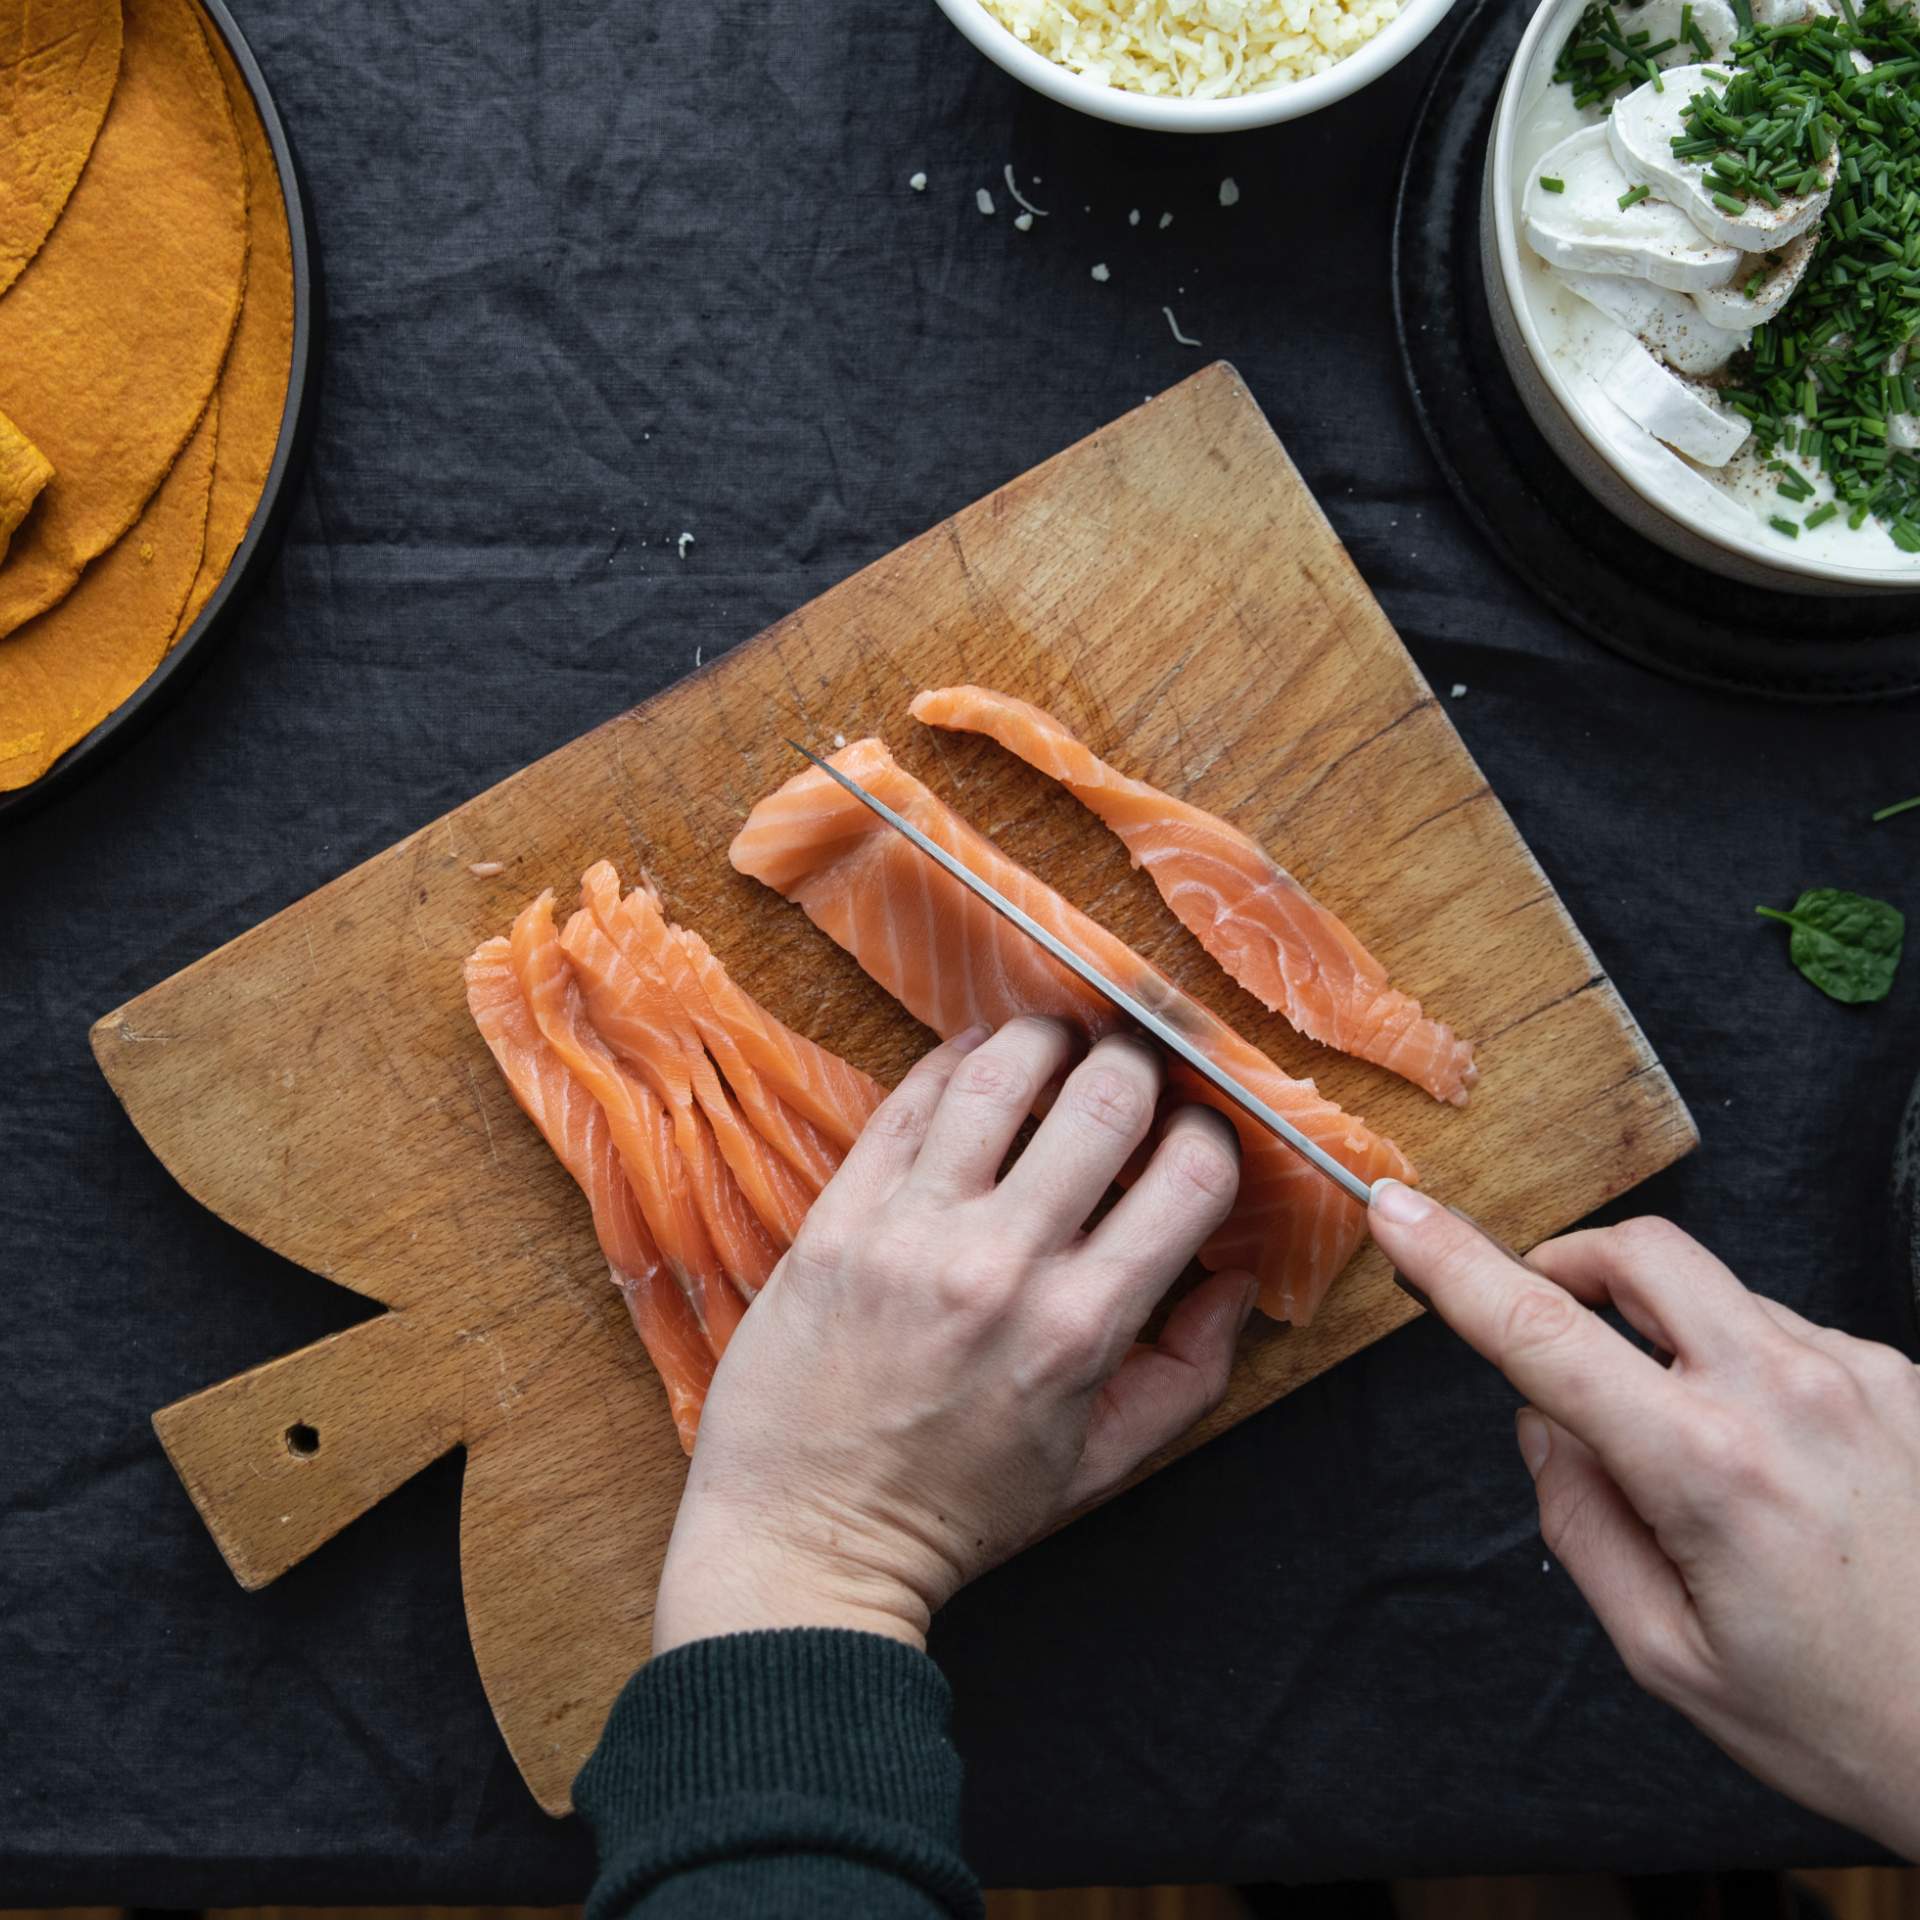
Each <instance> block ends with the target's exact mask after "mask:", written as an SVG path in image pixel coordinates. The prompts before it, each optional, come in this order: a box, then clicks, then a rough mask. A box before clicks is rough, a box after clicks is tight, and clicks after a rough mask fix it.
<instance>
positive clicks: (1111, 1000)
mask: <svg viewBox="0 0 1920 1920" xmlns="http://www.w3.org/2000/svg"><path fill="white" fill-rule="evenodd" d="M787 745H788V746H790V747H791V748H793V750H794V751H795V752H796V753H799V754H803V755H805V757H806V758H807V759H809V760H811V761H812V762H813V764H814V765H815V766H816V767H818V768H819V769H820V771H821V772H822V773H824V774H825V775H826V776H827V777H828V778H829V779H830V780H836V781H838V782H839V784H840V785H841V786H842V787H844V788H845V789H846V790H847V792H848V793H850V794H852V795H853V797H854V798H855V799H856V800H858V801H859V802H860V804H861V805H862V806H864V807H868V808H870V809H871V810H872V811H873V812H874V813H876V814H878V815H879V817H880V818H881V819H882V820H884V821H885V822H886V823H887V825H888V826H890V827H891V828H893V830H894V831H895V832H896V833H898V834H901V835H903V836H904V837H905V838H906V839H908V840H910V841H911V842H912V843H913V845H914V846H916V847H917V848H919V850H920V851H921V852H922V853H923V854H925V855H926V856H927V858H928V859H929V860H931V861H933V863H934V864H935V865H936V866H938V867H940V868H941V869H942V870H943V871H944V872H946V873H947V874H949V875H950V876H951V877H952V878H953V879H955V880H957V881H959V883H960V884H961V885H962V886H963V887H965V888H966V889H967V891H968V892H969V893H971V894H973V895H974V897H975V898H976V899H979V900H982V901H984V902H985V903H986V904H987V905H988V906H989V907H991V908H992V909H993V910H994V912H995V913H997V914H999V915H1000V917H1001V918H1002V919H1003V920H1007V921H1010V922H1011V923H1012V924H1013V925H1014V926H1016V927H1018V928H1019V929H1020V931H1021V932H1022V933H1024V934H1025V935H1026V936H1027V938H1028V939H1030V940H1033V941H1036V942H1037V943H1038V944H1039V945H1040V946H1041V947H1043V948H1044V949H1045V950H1046V951H1047V952H1048V953H1049V954H1051V955H1052V956H1053V958H1054V959H1055V960H1057V961H1058V962H1059V963H1060V964H1061V965H1062V966H1063V967H1065V968H1066V969H1067V971H1068V972H1069V973H1071V974H1072V975H1073V976H1074V977H1075V978H1076V979H1078V980H1080V981H1081V982H1083V983H1084V984H1085V985H1087V986H1089V987H1091V988H1092V989H1093V990H1094V992H1095V993H1097V994H1098V995H1099V996H1100V997H1101V998H1102V999H1103V1000H1105V1001H1106V1002H1107V1003H1108V1005H1110V1006H1113V1007H1116V1008H1118V1009H1119V1011H1120V1012H1122V1013H1124V1014H1125V1015H1126V1016H1127V1018H1128V1019H1129V1020H1131V1021H1133V1022H1134V1024H1135V1025H1136V1026H1138V1027H1140V1028H1141V1029H1143V1030H1144V1031H1145V1032H1146V1033H1148V1034H1150V1035H1151V1036H1152V1037H1153V1039H1155V1040H1156V1041H1158V1042H1159V1043H1160V1045H1161V1046H1163V1047H1165V1048H1166V1050H1167V1051H1168V1052H1169V1053H1171V1054H1172V1055H1173V1056H1174V1057H1175V1058H1176V1059H1179V1060H1182V1061H1184V1062H1185V1063H1186V1064H1187V1065H1188V1066H1190V1067H1191V1068H1192V1069H1193V1070H1194V1072H1195V1073H1197V1074H1199V1076H1200V1077H1201V1078H1202V1079H1203V1080H1205V1081H1206V1082H1207V1084H1208V1085H1209V1086H1211V1087H1213V1088H1214V1089H1216V1090H1217V1091H1218V1092H1220V1093H1223V1094H1225V1095H1226V1097H1227V1098H1228V1099H1229V1100H1231V1101H1232V1102H1233V1104H1234V1105H1235V1106H1236V1107H1238V1108H1239V1109H1240V1111H1241V1112H1242V1113H1244V1114H1245V1115H1246V1116H1247V1117H1248V1119H1250V1120H1252V1121H1254V1122H1256V1123H1257V1124H1258V1125H1260V1126H1263V1127H1265V1128H1266V1130H1267V1131H1268V1132H1269V1133H1271V1134H1272V1135H1273V1136H1274V1137H1275V1138H1276V1139H1277V1140H1279V1141H1281V1142H1282V1143H1283V1144H1284V1145H1286V1146H1289V1147H1291V1148H1292V1149H1293V1151H1294V1152H1295V1153H1297V1154H1298V1155H1299V1156H1300V1157H1301V1159H1303V1160H1304V1161H1306V1163H1307V1164H1308V1165H1309V1166H1310V1167H1312V1168H1313V1169H1314V1170H1315V1171H1316V1172H1319V1173H1323V1174H1325V1175H1326V1177H1327V1178H1328V1179H1329V1180H1331V1181H1332V1182H1333V1183H1334V1185H1335V1186H1337V1187H1338V1188H1339V1189H1340V1190H1341V1192H1342V1193H1345V1194H1347V1195H1348V1196H1349V1197H1350V1198H1352V1199H1354V1200H1357V1201H1359V1203H1360V1204H1361V1205H1362V1206H1363V1207H1364V1206H1367V1205H1369V1204H1371V1202H1372V1198H1373V1189H1372V1188H1371V1187H1370V1186H1369V1185H1368V1184H1367V1182H1366V1181H1364V1180H1362V1179H1361V1178H1360V1176H1359V1175H1358V1174H1356V1173H1355V1172H1353V1171H1352V1169H1351V1168H1349V1167H1344V1166H1342V1165H1341V1164H1340V1162H1339V1161H1338V1160H1336V1159H1335V1158H1334V1157H1333V1155H1332V1154H1330V1153H1329V1152H1327V1150H1326V1149H1325V1148H1324V1147H1322V1146H1321V1145H1320V1144H1319V1143H1318V1142H1317V1141H1315V1140H1310V1139H1308V1137H1307V1136H1306V1135H1305V1134H1304V1133H1302V1132H1301V1131H1300V1129H1299V1128H1298V1127H1296V1126H1295V1125H1294V1124H1293V1122H1292V1121H1291V1120H1289V1119H1288V1118H1287V1117H1286V1115H1285V1114H1282V1113H1276V1112H1275V1111H1274V1109H1273V1108H1272V1107H1270V1106H1268V1105H1267V1103H1266V1102H1265V1101H1264V1100H1262V1099H1261V1098H1260V1096H1259V1095H1258V1094H1256V1093H1254V1092H1253V1091H1252V1090H1251V1089H1250V1088H1248V1087H1244V1086H1242V1085H1241V1084H1240V1082H1239V1081H1238V1080H1236V1079H1235V1078H1234V1077H1233V1075H1232V1074H1230V1073H1228V1072H1226V1071H1225V1069H1223V1068H1221V1067H1218V1066H1216V1065H1215V1064H1214V1063H1213V1062H1212V1061H1211V1060H1209V1059H1208V1058H1207V1056H1206V1055H1205V1054H1204V1053H1202V1052H1201V1051H1200V1049H1199V1048H1198V1047H1196V1046H1195V1045H1194V1044H1193V1043H1192V1042H1191V1041H1190V1040H1188V1039H1187V1038H1186V1037H1185V1036H1184V1035H1183V1034H1182V1033H1180V1032H1179V1030H1178V1029H1177V1028H1175V1027H1174V1026H1173V1025H1172V1024H1171V1023H1170V1022H1169V1021H1167V1020H1165V1019H1164V1018H1162V1017H1161V1015H1159V1014H1157V1013H1155V1012H1154V1010H1153V1009H1152V1008H1151V1007H1149V1006H1147V1005H1145V1004H1144V1003H1143V1002H1142V1001H1141V1000H1139V999H1138V998H1136V997H1135V996H1134V995H1133V994H1131V993H1129V992H1128V991H1127V990H1126V988H1125V987H1123V986H1120V985H1119V984H1118V983H1117V982H1115V981H1112V980H1109V979H1108V978H1107V976H1106V975H1105V974H1104V973H1102V972H1101V971H1100V969H1099V968H1098V967H1096V966H1095V965H1094V964H1093V963H1092V962H1091V961H1090V960H1086V959H1084V958H1082V956H1081V955H1079V954H1077V953H1075V952H1074V950H1073V949H1072V948H1071V947H1070V946H1068V945H1067V944H1066V942H1065V941H1063V940H1061V939H1060V938H1059V937H1058V936H1057V935H1055V934H1052V933H1050V932H1048V930H1047V929H1046V928H1045V927H1043V926H1042V925H1041V924H1040V923H1039V921H1037V920H1036V919H1034V917H1033V916H1032V915H1031V914H1030V913H1028V912H1027V911H1026V910H1025V909H1024V908H1022V907H1019V906H1016V905H1015V904H1014V902H1013V901H1011V900H1009V899H1008V898H1007V896H1006V895H1005V894H1004V893H1002V892H1001V891H1000V889H999V888H998V887H996V886H994V885H993V884H992V883H991V882H989V881H986V880H983V879H982V878H981V877H980V876H979V875H978V874H977V873H975V872H974V871H973V869H972V868H971V867H969V866H967V865H966V863H965V862H964V861H961V860H956V859H955V858H954V856H953V855H952V854H950V853H949V852H948V851H947V850H946V848H945V847H943V846H940V845H939V844H937V843H936V842H935V841H933V840H930V839H929V838H928V837H927V836H926V835H925V834H924V833H922V832H921V831H920V829H919V828H918V827H916V826H915V825H914V824H913V822H912V821H911V820H907V819H905V818H903V817H902V816H901V815H900V814H898V813H896V812H895V811H894V810H893V808H891V807H890V806H888V805H887V803H886V802H885V801H884V800H882V799H881V798H880V797H879V796H878V795H877V794H872V793H869V792H868V791H867V790H866V788H865V787H863V786H862V785H861V784H860V782H859V781H858V780H855V779H854V778H852V776H851V775H849V774H844V773H842V772H841V771H840V769H839V768H838V767H836V766H833V765H831V764H830V763H829V762H827V761H825V760H823V759H821V757H820V756H819V755H818V754H817V753H814V752H812V751H811V750H810V749H808V748H806V747H803V746H802V745H801V744H800V742H799V741H798V740H793V739H789V740H788V742H787Z"/></svg>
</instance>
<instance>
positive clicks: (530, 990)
mask: <svg viewBox="0 0 1920 1920" xmlns="http://www.w3.org/2000/svg"><path fill="white" fill-rule="evenodd" d="M509 944H510V945H511V947H512V950H513V970H514V973H515V975H516V976H517V977H518V979H519V981H520V990H521V992H522V993H524V994H525V995H526V996H527V1004H528V1006H530V1007H531V1008H532V1009H533V1017H534V1020H535V1021H536V1023H537V1024H538V1025H539V1028H540V1032H541V1034H542V1035H543V1036H544V1038H545V1039H546V1041H547V1044H548V1045H549V1046H550V1047H552V1048H553V1050H554V1052H555V1053H557V1054H558V1055H559V1056H560V1058H561V1061H562V1062H563V1063H564V1064H565V1066H566V1067H567V1069H568V1071H569V1072H571V1073H572V1074H573V1075H574V1077H575V1078H576V1079H577V1080H579V1081H580V1083H581V1085H583V1086H584V1087H585V1088H586V1089H587V1091H588V1092H589V1093H591V1094H592V1095H593V1097H594V1098H595V1099H596V1100H597V1101H599V1103H600V1108H601V1111H602V1112H603V1113H605V1115H606V1116H607V1125H608V1127H609V1129H610V1130H611V1131H612V1134H613V1144H614V1145H615V1147H616V1148H618V1149H619V1153H620V1163H621V1165H622V1166H624V1167H625V1168H626V1170H627V1178H628V1179H629V1180H630V1181H632V1183H633V1190H634V1192H635V1193H636V1194H637V1195H638V1196H639V1198H640V1211H641V1213H642V1214H643V1215H644V1216H645V1218H646V1222H647V1228H648V1231H649V1232H650V1233H652V1235H653V1237H654V1239H655V1240H656V1241H658V1242H659V1246H660V1251H661V1252H662V1253H663V1254H664V1255H665V1256H666V1261H667V1267H668V1270H669V1271H670V1272H671V1273H672V1275H673V1277H674V1278H675V1279H676V1280H677V1281H678V1282H679V1283H680V1288H681V1291H682V1292H683V1293H685V1295H686V1296H687V1301H688V1304H689V1305H690V1306H691V1307H692V1309H693V1315H694V1318H695V1319H696V1320H698V1321H699V1323H700V1330H701V1332H703V1333H704V1334H705V1335H706V1336H707V1344H708V1345H709V1346H710V1347H712V1349H713V1353H714V1358H715V1359H718V1358H719V1357H720V1355H721V1354H722V1353H724V1352H725V1351H726V1347H727V1342H728V1340H729V1339H731V1338H732V1336H733V1330H734V1328H735V1327H737V1326H738V1325H739V1324H740V1317H741V1315H742V1314H743V1313H744V1312H745V1310H746V1309H745V1306H744V1305H743V1303H742V1301H741V1298H740V1295H739V1294H738V1293H737V1292H736V1291H735V1290H734V1288H733V1285H732V1283H731V1282H730V1281H729V1280H728V1278H727V1273H726V1269H725V1268H724V1267H723V1266H722V1265H721V1263H720V1257H719V1255H718V1254H717V1253H716V1252H715V1250H714V1246H713V1242H712V1240H711V1239H710V1238H709V1236H708V1234H707V1229H706V1225H705V1223H704V1222H703V1221H702V1219H701V1218H700V1209H699V1206H698V1204H697V1202H696V1200H695V1198H694V1193H693V1182H692V1180H691V1179H690V1178H689V1177H688V1172H687V1164H686V1161H685V1159H684V1158H683V1157H682V1155H681V1152H680V1148H679V1145H678V1144H677V1142H676V1141H675V1140H674V1137H673V1122H672V1120H671V1119H670V1118H669V1117H668V1115H667V1110H666V1108H665V1107H664V1106H662V1105H661V1104H660V1102H659V1100H658V1099H656V1098H655V1097H654V1094H653V1092H652V1090H651V1089H650V1088H648V1087H647V1086H646V1085H645V1084H644V1083H643V1082H642V1081H641V1080H640V1079H639V1078H638V1077H637V1076H636V1075H634V1074H632V1073H629V1072H628V1071H627V1069H626V1068H624V1067H623V1066H622V1065H621V1064H620V1062H619V1061H618V1060H616V1059H615V1058H614V1057H613V1055H612V1053H611V1052H610V1051H609V1050H608V1048H607V1045H606V1042H605V1041H603V1040H602V1039H601V1038H600V1036H599V1035H598V1034H597V1033H595V1032H594V1030H593V1022H592V1021H591V1020H590V1019H589V1018H588V1017H587V1007H586V1001H585V999H584V997H583V996H582V994H581V991H580V983H579V981H578V980H576V979H575V978H574V974H573V968H572V966H571V964H570V963H569V962H568V959H567V956H566V954H565V953H564V952H563V951H562V950H561V946H560V936H559V935H558V934H557V933H556V932H555V931H554V925H553V895H552V893H550V892H548V893H543V894H541V895H540V897H539V898H538V899H537V900H534V901H531V902H529V903H528V905H527V906H526V907H524V908H523V909H522V910H521V913H520V917H519V918H518V919H517V920H516V921H514V923H513V936H512V939H511V941H510V943H509Z"/></svg>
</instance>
